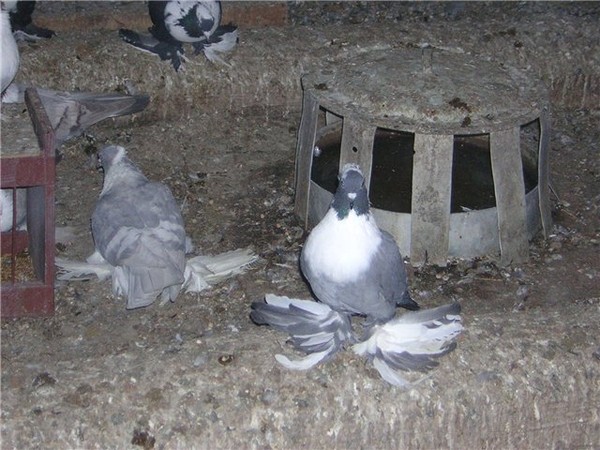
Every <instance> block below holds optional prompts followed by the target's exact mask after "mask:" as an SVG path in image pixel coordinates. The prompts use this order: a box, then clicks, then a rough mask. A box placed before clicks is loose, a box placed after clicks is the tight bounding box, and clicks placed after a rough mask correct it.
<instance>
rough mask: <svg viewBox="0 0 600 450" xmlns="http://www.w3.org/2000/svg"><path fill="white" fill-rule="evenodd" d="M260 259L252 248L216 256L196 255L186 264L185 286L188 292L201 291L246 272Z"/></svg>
mask: <svg viewBox="0 0 600 450" xmlns="http://www.w3.org/2000/svg"><path fill="white" fill-rule="evenodd" d="M257 260H258V256H257V255H256V254H255V253H254V252H253V251H252V250H250V249H237V250H233V251H230V252H225V253H221V254H220V255H216V256H203V255H201V256H195V257H194V258H190V259H189V260H188V261H187V262H186V265H185V273H184V278H185V281H184V282H183V287H184V288H185V290H186V292H200V291H202V290H203V289H206V288H207V287H208V286H209V285H212V284H216V283H219V282H221V281H223V280H225V279H227V278H230V277H232V276H234V275H239V274H241V273H244V272H245V271H246V270H247V269H248V267H249V266H250V265H251V264H252V263H254V262H256V261H257Z"/></svg>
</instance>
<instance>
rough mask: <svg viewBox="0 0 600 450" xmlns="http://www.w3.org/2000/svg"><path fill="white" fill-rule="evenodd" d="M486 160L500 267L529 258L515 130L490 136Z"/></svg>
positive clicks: (519, 147) (522, 181)
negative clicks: (489, 166) (488, 159)
mask: <svg viewBox="0 0 600 450" xmlns="http://www.w3.org/2000/svg"><path fill="white" fill-rule="evenodd" d="M490 157H491V161H492V175H493V177H494V193H495V195H496V209H497V212H498V238H499V241H500V264H501V265H504V266H505V265H508V264H511V263H519V262H523V261H525V260H526V259H527V258H528V256H529V243H528V240H527V216H526V209H525V181H524V180H523V162H522V159H521V145H520V135H519V128H518V127H514V128H511V129H508V130H503V131H497V132H492V133H490Z"/></svg>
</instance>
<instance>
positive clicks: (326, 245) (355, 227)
mask: <svg viewBox="0 0 600 450" xmlns="http://www.w3.org/2000/svg"><path fill="white" fill-rule="evenodd" d="M349 243H351V244H349ZM380 243H381V231H380V230H379V227H378V226H377V224H376V222H375V219H374V218H373V216H372V215H371V214H363V215H360V216H358V215H357V214H356V212H355V211H354V210H351V211H350V213H349V214H348V217H346V218H345V219H344V220H340V219H338V217H337V213H336V211H335V210H334V209H333V208H330V209H329V211H328V212H327V214H326V215H325V217H324V218H323V219H322V220H321V222H319V224H318V225H317V226H316V227H315V228H314V229H313V230H312V231H311V233H310V235H309V236H308V239H307V240H306V243H305V244H304V251H303V252H304V258H305V259H306V260H307V261H311V267H312V268H313V270H314V271H315V276H316V277H318V276H319V275H325V274H326V275H327V276H328V277H329V278H330V279H331V280H332V281H333V282H336V283H344V282H345V281H348V280H355V279H356V276H357V275H358V274H360V273H362V272H364V271H366V270H367V269H368V268H369V266H370V265H371V259H372V258H373V255H374V254H375V253H376V252H377V250H378V247H379V245H380Z"/></svg>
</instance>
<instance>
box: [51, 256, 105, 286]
mask: <svg viewBox="0 0 600 450" xmlns="http://www.w3.org/2000/svg"><path fill="white" fill-rule="evenodd" d="M54 263H55V264H56V266H57V267H58V269H59V270H58V275H57V278H58V279H59V280H63V281H82V280H89V279H91V278H92V276H94V275H95V276H96V277H98V279H99V280H100V281H103V280H106V279H107V278H108V277H110V276H112V273H113V270H114V267H113V266H111V265H110V264H108V263H106V262H105V263H89V262H77V261H69V260H68V259H63V258H55V260H54Z"/></svg>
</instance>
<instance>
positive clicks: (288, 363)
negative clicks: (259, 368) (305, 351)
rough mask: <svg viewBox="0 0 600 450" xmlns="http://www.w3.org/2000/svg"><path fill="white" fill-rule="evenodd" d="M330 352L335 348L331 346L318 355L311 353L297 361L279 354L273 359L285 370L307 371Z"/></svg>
mask: <svg viewBox="0 0 600 450" xmlns="http://www.w3.org/2000/svg"><path fill="white" fill-rule="evenodd" d="M332 351H335V348H334V346H333V345H332V346H331V347H329V348H328V349H327V350H324V351H322V352H318V353H311V354H310V355H308V356H306V357H304V358H301V359H297V360H294V361H292V360H291V359H289V358H288V357H287V356H285V355H280V354H278V355H275V359H276V360H277V362H278V363H279V364H281V365H282V366H283V367H285V368H286V369H291V370H308V369H310V368H312V367H314V366H316V365H317V364H319V363H320V362H321V361H323V359H325V358H326V357H327V356H329V354H330V353H331V352H332Z"/></svg>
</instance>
